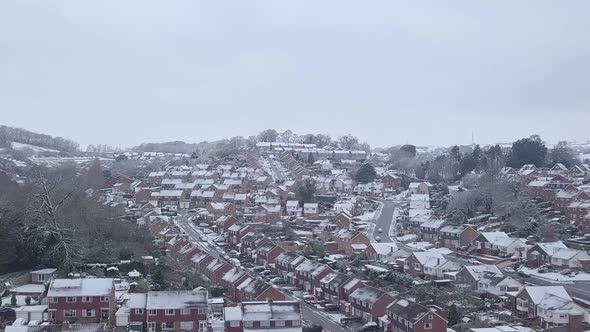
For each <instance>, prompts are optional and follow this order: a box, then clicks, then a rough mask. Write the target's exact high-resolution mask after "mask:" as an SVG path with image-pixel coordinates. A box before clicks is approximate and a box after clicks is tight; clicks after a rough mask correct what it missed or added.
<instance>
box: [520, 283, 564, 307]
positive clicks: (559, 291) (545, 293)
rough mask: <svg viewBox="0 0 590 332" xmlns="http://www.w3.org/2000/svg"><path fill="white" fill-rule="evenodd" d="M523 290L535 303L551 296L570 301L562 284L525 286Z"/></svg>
mask: <svg viewBox="0 0 590 332" xmlns="http://www.w3.org/2000/svg"><path fill="white" fill-rule="evenodd" d="M523 291H526V292H527V293H528V294H529V296H530V297H531V300H532V301H533V303H535V304H539V303H542V302H543V301H544V300H546V299H549V298H551V297H553V296H556V297H560V298H563V299H566V300H570V301H572V298H571V297H570V296H569V294H568V293H567V291H566V290H565V288H564V287H563V286H525V287H524V289H523Z"/></svg>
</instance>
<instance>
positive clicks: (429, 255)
mask: <svg viewBox="0 0 590 332" xmlns="http://www.w3.org/2000/svg"><path fill="white" fill-rule="evenodd" d="M412 255H413V256H414V257H416V260H418V262H419V263H420V264H421V265H422V266H424V267H432V268H434V267H437V266H439V265H442V264H444V263H445V262H446V261H447V259H446V258H444V257H443V255H441V254H440V253H438V252H430V251H417V252H414V253H413V254H412Z"/></svg>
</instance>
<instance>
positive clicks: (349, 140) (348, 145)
mask: <svg viewBox="0 0 590 332" xmlns="http://www.w3.org/2000/svg"><path fill="white" fill-rule="evenodd" d="M338 145H339V146H340V148H342V149H345V150H357V149H358V146H359V139H358V138H357V137H355V136H352V135H350V134H348V135H344V136H340V137H339V138H338Z"/></svg>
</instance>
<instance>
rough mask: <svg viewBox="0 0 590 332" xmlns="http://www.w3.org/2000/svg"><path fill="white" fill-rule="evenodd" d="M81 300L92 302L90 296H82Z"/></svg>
mask: <svg viewBox="0 0 590 332" xmlns="http://www.w3.org/2000/svg"><path fill="white" fill-rule="evenodd" d="M82 302H84V303H90V302H92V298H91V297H90V296H82Z"/></svg>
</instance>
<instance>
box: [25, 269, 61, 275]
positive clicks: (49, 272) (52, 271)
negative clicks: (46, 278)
mask: <svg viewBox="0 0 590 332" xmlns="http://www.w3.org/2000/svg"><path fill="white" fill-rule="evenodd" d="M55 271H57V269H42V270H35V271H31V272H30V273H31V274H52V273H54V272H55Z"/></svg>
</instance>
